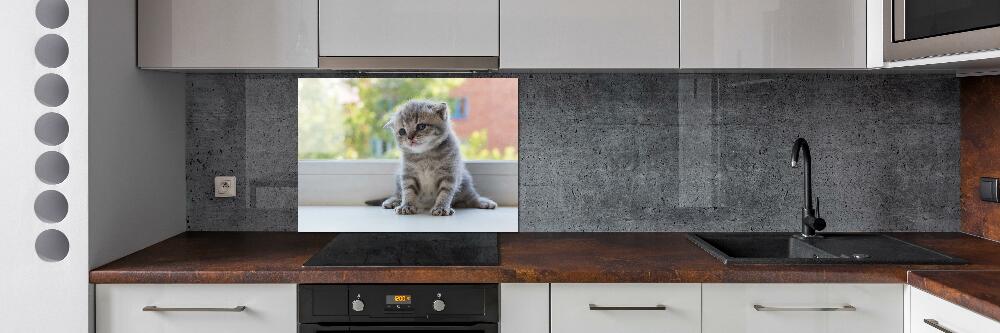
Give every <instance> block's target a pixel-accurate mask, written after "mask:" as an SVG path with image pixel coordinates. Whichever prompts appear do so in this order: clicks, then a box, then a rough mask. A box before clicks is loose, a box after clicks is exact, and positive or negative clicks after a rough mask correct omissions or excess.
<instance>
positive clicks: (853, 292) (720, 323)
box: [702, 284, 905, 333]
mask: <svg viewBox="0 0 1000 333" xmlns="http://www.w3.org/2000/svg"><path fill="white" fill-rule="evenodd" d="M904 292H905V286H904V285H902V284H704V285H703V288H702V302H703V311H704V314H703V318H704V319H703V322H702V327H703V332H705V333H723V332H725V333H733V332H746V333H751V332H753V333H758V332H759V333H764V332H767V333H781V332H796V333H809V332H815V333H834V332H896V333H899V332H903V311H904V306H903V295H904Z"/></svg>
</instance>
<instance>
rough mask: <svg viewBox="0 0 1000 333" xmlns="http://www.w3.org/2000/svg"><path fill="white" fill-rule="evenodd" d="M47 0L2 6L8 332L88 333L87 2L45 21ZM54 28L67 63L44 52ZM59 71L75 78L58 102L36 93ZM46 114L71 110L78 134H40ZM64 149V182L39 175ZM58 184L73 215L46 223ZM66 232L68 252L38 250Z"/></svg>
mask: <svg viewBox="0 0 1000 333" xmlns="http://www.w3.org/2000/svg"><path fill="white" fill-rule="evenodd" d="M37 3H38V1H4V2H3V10H0V42H2V45H3V48H4V49H3V51H2V52H0V63H2V64H3V69H4V73H3V75H0V92H2V93H0V96H2V100H3V103H0V156H2V157H0V184H2V185H0V186H2V189H0V225H2V228H0V267H3V269H2V272H0V323H2V324H0V325H2V328H0V331H3V332H65V333H69V332H86V330H87V326H88V325H87V323H88V307H89V301H88V284H87V273H88V256H87V255H88V235H87V233H88V229H87V223H88V214H87V211H88V206H87V183H88V177H87V171H88V165H87V158H88V156H87V147H88V144H87V130H88V127H87V121H88V119H87V111H88V110H87V102H88V95H87V78H88V72H87V60H88V54H87V51H86V50H87V43H88V41H87V22H88V20H87V14H88V12H87V1H86V0H66V3H68V7H69V18H68V20H67V21H66V22H65V23H64V24H63V25H61V26H58V27H56V28H52V29H50V28H46V27H44V26H42V25H41V24H40V23H39V22H38V21H37V20H36V18H35V6H36V4H37ZM46 34H57V35H60V36H61V37H62V38H63V39H65V40H66V44H67V45H68V46H69V55H68V57H67V58H66V62H65V63H63V64H61V65H60V66H58V67H55V68H48V67H45V66H43V65H41V64H40V63H39V61H37V60H36V59H35V54H34V48H35V43H36V41H38V40H39V38H41V37H42V36H44V35H46ZM45 74H55V75H59V76H61V77H63V78H64V79H65V80H66V86H68V88H69V90H68V91H69V94H68V96H67V99H66V100H65V102H63V103H62V104H58V105H57V106H51V107H50V106H45V105H42V104H41V103H40V102H39V101H38V100H36V98H35V96H34V95H35V94H34V87H35V82H36V80H38V79H39V77H41V76H42V75H45ZM47 112H55V113H57V114H60V115H62V116H63V117H64V118H65V119H66V121H67V123H68V124H69V132H68V133H69V136H68V137H67V138H66V140H65V141H62V142H60V143H58V144H56V145H54V146H49V145H46V144H43V143H42V142H41V141H40V140H38V139H37V138H36V137H35V133H34V127H35V123H36V121H37V120H38V119H39V117H40V116H41V115H43V114H45V113H47ZM47 151H54V152H58V153H60V154H62V155H63V156H65V158H66V160H67V161H68V163H69V169H68V170H69V171H68V173H67V174H66V178H65V180H62V181H61V182H58V183H56V184H46V183H43V182H42V181H41V180H40V179H39V178H38V177H37V176H36V174H35V161H36V159H37V158H38V157H39V155H40V154H42V153H43V152H47ZM47 190H54V191H59V192H60V193H62V194H63V195H64V196H65V197H66V198H67V203H68V205H66V207H67V210H66V215H65V218H63V219H62V220H60V221H58V222H56V223H50V222H43V221H42V220H41V219H40V218H39V217H38V216H36V214H35V211H34V202H35V199H36V197H38V195H39V193H41V192H42V191H47ZM49 229H52V230H56V231H53V232H59V233H62V234H64V235H65V236H66V239H67V240H68V253H67V254H66V256H65V257H64V258H62V259H61V260H55V261H45V260H43V259H42V258H41V257H40V256H39V255H37V254H36V251H35V245H36V238H37V237H38V236H39V235H40V234H41V233H42V232H43V231H45V230H49Z"/></svg>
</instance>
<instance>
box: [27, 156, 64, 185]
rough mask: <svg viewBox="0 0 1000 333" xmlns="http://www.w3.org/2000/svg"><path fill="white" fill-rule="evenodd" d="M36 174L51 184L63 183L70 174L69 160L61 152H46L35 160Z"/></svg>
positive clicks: (44, 181)
mask: <svg viewBox="0 0 1000 333" xmlns="http://www.w3.org/2000/svg"><path fill="white" fill-rule="evenodd" d="M35 175H37V176H38V179H39V180H41V181H42V182H43V183H46V184H49V185H55V184H59V183H62V182H63V181H64V180H66V177H68V176H69V161H67V160H66V156H63V154H61V153H59V152H56V151H47V152H44V153H42V155H41V156H39V157H38V160H36V161H35Z"/></svg>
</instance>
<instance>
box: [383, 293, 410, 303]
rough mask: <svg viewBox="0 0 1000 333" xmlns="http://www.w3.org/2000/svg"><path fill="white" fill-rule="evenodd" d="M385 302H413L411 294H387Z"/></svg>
mask: <svg viewBox="0 0 1000 333" xmlns="http://www.w3.org/2000/svg"><path fill="white" fill-rule="evenodd" d="M385 304H393V305H395V304H413V297H412V296H411V295H385Z"/></svg>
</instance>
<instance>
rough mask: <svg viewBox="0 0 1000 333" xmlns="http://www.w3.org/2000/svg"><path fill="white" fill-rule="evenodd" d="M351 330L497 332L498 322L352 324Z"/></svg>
mask: <svg viewBox="0 0 1000 333" xmlns="http://www.w3.org/2000/svg"><path fill="white" fill-rule="evenodd" d="M349 331H351V332H366V331H381V332H385V331H389V332H422V331H430V332H437V331H482V332H483V333H496V332H497V325H496V324H474V325H453V326H405V325H400V326H395V325H391V326H351V328H350V329H349Z"/></svg>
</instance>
